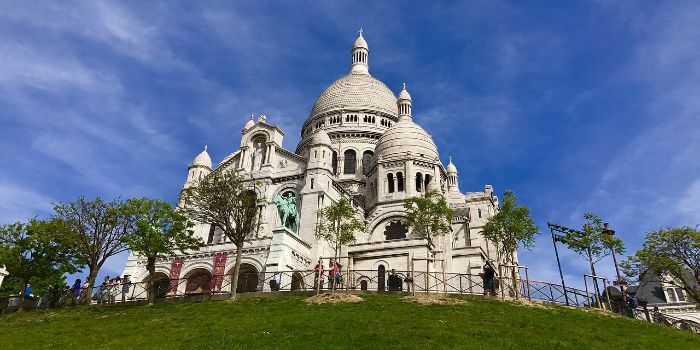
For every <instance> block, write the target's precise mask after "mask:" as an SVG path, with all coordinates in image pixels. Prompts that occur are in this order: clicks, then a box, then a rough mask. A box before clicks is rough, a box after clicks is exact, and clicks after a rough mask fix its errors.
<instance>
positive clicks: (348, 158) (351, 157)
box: [343, 149, 357, 174]
mask: <svg viewBox="0 0 700 350" xmlns="http://www.w3.org/2000/svg"><path fill="white" fill-rule="evenodd" d="M343 156H344V157H345V159H344V160H343V174H354V173H355V171H356V169H355V168H356V164H357V160H356V154H355V151H353V150H351V149H349V150H347V151H345V153H343Z"/></svg>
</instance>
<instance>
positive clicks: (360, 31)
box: [358, 28, 362, 36]
mask: <svg viewBox="0 0 700 350" xmlns="http://www.w3.org/2000/svg"><path fill="white" fill-rule="evenodd" d="M358 33H360V36H362V28H360V30H359V31H358Z"/></svg>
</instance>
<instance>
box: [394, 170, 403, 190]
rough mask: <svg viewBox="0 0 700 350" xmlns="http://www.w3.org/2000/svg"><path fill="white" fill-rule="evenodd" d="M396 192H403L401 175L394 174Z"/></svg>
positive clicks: (399, 173) (400, 173)
mask: <svg viewBox="0 0 700 350" xmlns="http://www.w3.org/2000/svg"><path fill="white" fill-rule="evenodd" d="M396 192H403V173H402V172H400V171H399V172H398V173H396Z"/></svg>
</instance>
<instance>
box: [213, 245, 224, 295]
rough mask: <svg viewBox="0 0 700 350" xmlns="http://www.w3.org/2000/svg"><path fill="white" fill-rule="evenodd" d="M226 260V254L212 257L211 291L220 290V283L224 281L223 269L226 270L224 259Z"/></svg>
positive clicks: (217, 254)
mask: <svg viewBox="0 0 700 350" xmlns="http://www.w3.org/2000/svg"><path fill="white" fill-rule="evenodd" d="M227 258H228V253H226V252H223V253H216V255H214V271H213V273H212V275H213V277H214V278H212V280H211V289H212V290H220V289H221V283H222V282H223V281H224V273H225V271H224V269H225V268H226V259H227Z"/></svg>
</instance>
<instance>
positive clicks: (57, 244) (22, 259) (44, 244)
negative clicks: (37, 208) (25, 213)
mask: <svg viewBox="0 0 700 350" xmlns="http://www.w3.org/2000/svg"><path fill="white" fill-rule="evenodd" d="M71 238H72V237H71V235H70V234H69V228H68V227H67V226H66V225H65V223H64V222H63V221H61V220H48V221H46V220H37V219H31V220H29V222H28V223H26V224H25V223H20V222H18V223H14V224H9V225H4V226H0V265H5V268H6V269H7V272H8V273H9V274H10V275H12V276H14V277H16V278H18V279H19V281H20V288H21V289H20V304H19V305H20V306H19V310H20V311H21V310H22V305H23V304H24V289H25V288H26V286H27V284H29V283H31V281H32V280H33V279H46V278H51V277H55V276H56V275H59V274H61V275H62V274H64V273H71V272H76V271H77V267H76V254H75V249H74V242H73V241H72V240H71ZM61 287H62V286H61Z"/></svg>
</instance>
